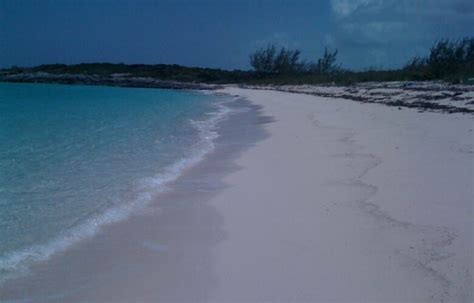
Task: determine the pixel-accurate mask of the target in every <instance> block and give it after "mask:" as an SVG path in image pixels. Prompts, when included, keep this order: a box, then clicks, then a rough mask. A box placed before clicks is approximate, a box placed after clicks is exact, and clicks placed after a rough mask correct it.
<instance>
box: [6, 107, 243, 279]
mask: <svg viewBox="0 0 474 303" xmlns="http://www.w3.org/2000/svg"><path fill="white" fill-rule="evenodd" d="M224 103H225V102H220V103H218V104H217V106H218V110H217V111H215V112H212V113H209V115H210V117H209V118H208V119H206V120H203V121H194V120H191V123H192V125H193V126H194V127H195V128H196V129H197V130H198V131H199V136H200V137H201V140H200V141H199V142H198V143H197V144H195V146H193V148H192V150H194V153H193V154H192V155H190V156H189V157H186V158H182V159H180V160H178V161H177V162H175V163H174V164H172V165H170V166H168V167H166V168H165V170H164V172H162V173H159V174H157V175H156V176H153V177H149V178H144V179H143V180H142V181H141V182H140V183H139V185H138V188H137V194H136V198H135V199H133V200H132V201H131V202H130V203H126V204H124V205H120V206H117V207H113V208H110V209H108V210H106V211H105V212H104V213H102V214H101V215H98V216H96V217H94V218H91V219H89V220H86V221H85V222H83V223H81V224H80V225H78V226H76V227H74V228H72V229H70V230H68V231H67V232H65V233H63V234H61V235H60V236H57V237H56V238H54V239H53V240H51V241H49V242H47V243H44V244H39V245H34V246H31V247H29V248H26V249H22V250H18V251H13V252H10V253H7V254H6V255H4V256H3V257H1V258H0V284H1V283H3V282H4V281H6V280H8V279H11V278H15V277H18V276H20V275H24V274H27V273H28V269H29V267H30V266H31V265H32V264H34V263H36V262H40V261H45V260H48V259H49V258H50V257H51V256H53V255H55V254H57V253H60V252H64V251H66V250H67V249H68V248H69V247H71V246H73V245H74V244H76V243H78V242H79V241H81V240H83V239H86V238H90V237H92V236H94V235H95V234H96V233H97V232H98V231H99V229H100V228H101V227H102V226H105V225H108V224H111V223H115V222H119V221H122V220H124V219H126V218H127V217H129V216H130V214H132V212H134V211H136V210H137V209H140V208H143V207H145V206H146V205H148V204H150V203H151V202H152V201H153V198H154V197H155V196H156V195H157V194H159V193H161V192H163V191H165V190H167V187H166V185H167V184H168V183H170V182H172V181H174V180H176V179H177V178H178V177H179V176H180V175H181V174H182V173H183V171H184V170H185V169H187V168H190V167H192V166H194V165H196V164H197V163H199V162H200V161H202V160H203V159H204V157H205V156H206V154H208V153H210V152H211V151H212V150H214V148H215V144H214V140H215V139H217V138H218V137H219V133H218V132H217V131H216V126H217V125H218V124H219V123H220V122H221V121H224V120H225V119H226V118H227V117H228V116H229V115H230V114H231V113H232V112H234V111H235V110H233V109H231V108H230V107H227V106H225V105H224Z"/></svg>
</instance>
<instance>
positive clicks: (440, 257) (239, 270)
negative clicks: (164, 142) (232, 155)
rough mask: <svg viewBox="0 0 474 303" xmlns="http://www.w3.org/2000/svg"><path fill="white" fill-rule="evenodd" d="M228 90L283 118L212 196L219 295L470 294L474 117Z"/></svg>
mask: <svg viewBox="0 0 474 303" xmlns="http://www.w3.org/2000/svg"><path fill="white" fill-rule="evenodd" d="M223 91H224V92H227V93H229V94H235V95H240V96H243V97H245V98H247V99H248V100H252V102H253V103H254V104H257V105H260V106H263V108H264V113H265V114H267V115H270V116H274V117H275V119H276V121H277V122H276V123H272V124H268V125H267V127H266V129H267V131H268V132H269V133H270V134H271V136H270V137H269V138H268V139H267V140H265V141H263V142H261V143H260V144H259V145H258V146H256V148H254V149H253V150H252V151H251V152H248V153H246V154H244V155H243V157H242V158H240V159H238V161H237V163H238V164H239V165H240V166H242V167H244V168H245V169H243V170H241V171H238V172H236V173H235V174H233V175H230V176H228V177H227V178H225V182H226V183H228V184H230V185H231V186H230V188H229V190H228V191H224V192H222V193H221V195H220V196H218V197H216V198H215V199H214V200H213V201H212V203H213V205H215V207H216V208H217V209H218V210H219V211H220V213H222V214H223V218H224V221H226V222H228V224H227V226H228V232H229V240H228V241H227V242H222V243H220V244H219V245H218V246H217V247H216V255H217V258H216V260H217V261H216V264H217V265H216V272H217V275H218V277H220V280H221V281H223V282H222V285H221V286H220V289H219V290H218V291H217V292H216V293H215V295H214V297H213V300H212V301H213V302H220V301H225V300H226V299H228V298H232V299H233V300H234V301H267V300H268V301H274V300H280V301H344V302H347V301H378V302H383V301H400V302H413V301H419V302H469V301H470V300H472V298H473V293H472V288H471V286H472V271H473V265H474V262H473V259H472V255H473V243H472V239H473V232H472V230H473V229H472V227H473V226H472V203H471V202H470V201H471V198H472V196H473V192H472V186H471V183H470V181H469V180H471V181H472V180H473V172H474V167H473V165H472V164H473V162H472V160H473V153H474V152H473V146H472V139H473V133H472V117H470V116H465V115H462V114H457V115H455V114H453V115H445V114H442V113H425V114H423V115H420V114H419V113H418V112H417V111H416V110H405V111H398V110H396V109H394V108H390V107H386V106H381V105H370V106H362V105H361V104H358V103H355V102H349V101H343V100H341V101H338V102H336V101H335V100H334V99H331V98H320V97H314V96H305V95H301V94H290V93H281V92H275V91H267V92H265V91H260V90H244V89H236V88H228V89H225V90H223ZM256 180H258V182H257V183H255V181H256ZM445 180H449V182H448V183H446V182H445ZM249 210H251V213H249ZM242 221H245V226H244V224H243V223H242Z"/></svg>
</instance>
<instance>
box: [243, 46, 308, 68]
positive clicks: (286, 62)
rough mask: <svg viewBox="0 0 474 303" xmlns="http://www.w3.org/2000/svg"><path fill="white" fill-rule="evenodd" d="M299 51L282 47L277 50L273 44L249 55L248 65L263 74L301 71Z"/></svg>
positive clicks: (301, 64)
mask: <svg viewBox="0 0 474 303" xmlns="http://www.w3.org/2000/svg"><path fill="white" fill-rule="evenodd" d="M299 56H300V51H299V50H289V49H286V48H284V47H282V48H280V49H279V50H277V48H276V46H275V45H273V44H270V45H268V46H267V47H266V48H261V49H259V50H257V51H255V52H254V53H253V54H251V55H250V65H251V66H252V67H253V68H254V70H255V71H256V72H259V73H264V74H288V73H295V72H298V71H301V70H302V69H303V63H302V62H300V58H299Z"/></svg>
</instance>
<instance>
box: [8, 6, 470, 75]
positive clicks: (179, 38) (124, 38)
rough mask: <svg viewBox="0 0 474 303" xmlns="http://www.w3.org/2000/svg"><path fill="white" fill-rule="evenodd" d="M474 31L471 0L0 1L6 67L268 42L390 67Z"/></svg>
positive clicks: (170, 59)
mask: <svg viewBox="0 0 474 303" xmlns="http://www.w3.org/2000/svg"><path fill="white" fill-rule="evenodd" d="M468 35H470V36H472V35H474V1H472V0H321V1H317V0H313V1H308V0H301V1H298V0H286V1H283V0H282V1H278V0H275V1H270V0H267V1H259V0H242V1H232V0H175V1H171V0H169V1H160V0H156V1H146V0H129V1H125V0H118V1H111V0H95V1H79V0H76V1H73V0H70V1H66V0H63V1H59V0H56V1H51V0H41V1H40V0H37V1H35V0H30V1H22V0H0V66H2V67H9V66H11V65H19V66H31V65H37V64H43V63H80V62H99V61H100V62H105V61H107V62H124V63H177V64H183V65H190V66H207V67H221V68H226V69H233V68H239V69H247V68H249V66H248V63H247V61H248V54H249V53H250V52H251V51H252V50H255V49H257V48H259V47H262V46H265V45H266V44H268V43H270V42H274V43H278V44H279V45H282V46H286V47H291V48H299V49H301V50H302V56H303V57H304V58H305V59H309V60H316V59H317V57H318V56H320V55H321V53H322V52H323V50H324V47H325V46H329V47H331V48H338V49H339V61H340V62H341V63H342V64H343V65H344V66H345V67H350V68H363V67H369V66H373V67H393V66H399V65H401V64H403V63H404V62H405V61H406V60H407V59H408V58H409V57H411V56H413V55H423V54H425V53H427V51H428V49H429V47H430V45H431V44H432V43H433V41H434V40H436V39H440V38H444V37H446V38H461V37H463V36H468Z"/></svg>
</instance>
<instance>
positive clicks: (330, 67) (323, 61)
mask: <svg viewBox="0 0 474 303" xmlns="http://www.w3.org/2000/svg"><path fill="white" fill-rule="evenodd" d="M336 60H337V49H336V50H334V52H333V53H330V52H329V51H328V49H327V47H326V48H325V49H324V55H323V57H322V58H319V59H318V63H316V64H314V63H313V64H310V67H309V71H310V72H312V73H317V74H330V73H334V72H336V71H338V70H340V66H339V65H336Z"/></svg>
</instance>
